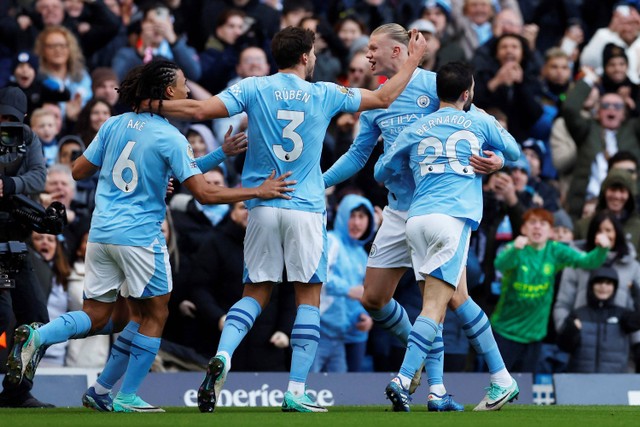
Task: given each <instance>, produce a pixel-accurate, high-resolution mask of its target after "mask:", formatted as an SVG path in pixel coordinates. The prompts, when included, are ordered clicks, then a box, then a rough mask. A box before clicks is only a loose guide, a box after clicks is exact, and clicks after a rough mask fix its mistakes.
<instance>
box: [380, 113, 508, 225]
mask: <svg viewBox="0 0 640 427" xmlns="http://www.w3.org/2000/svg"><path fill="white" fill-rule="evenodd" d="M482 150H493V151H500V152H502V154H504V156H505V157H506V158H507V159H509V160H515V159H517V158H519V157H520V148H519V147H518V144H517V143H516V141H515V139H513V136H511V134H509V132H507V131H506V130H505V129H504V128H503V127H502V126H500V124H499V123H498V121H497V120H496V119H495V118H494V117H493V116H490V115H488V114H486V113H483V112H480V111H477V110H472V111H469V112H468V113H465V112H464V111H460V110H457V109H455V108H451V107H447V108H441V109H440V110H438V111H436V112H434V113H432V114H430V115H428V116H426V117H423V118H422V119H420V120H418V121H416V122H415V123H413V124H412V125H410V126H408V127H407V128H406V129H405V130H404V131H403V132H402V133H401V134H400V135H399V136H398V138H397V139H396V141H395V143H394V144H392V145H391V146H390V147H388V150H387V151H386V152H385V153H384V154H383V156H382V157H384V158H383V159H381V160H382V161H380V162H378V164H376V169H375V176H376V179H378V180H382V179H386V178H387V177H388V176H391V175H393V174H394V173H395V172H396V171H397V170H399V168H400V167H403V166H404V165H405V164H406V162H407V161H409V164H410V166H411V171H412V173H413V179H414V181H415V184H416V189H415V193H414V195H413V199H412V201H411V206H410V207H409V217H412V216H417V215H426V214H431V213H442V214H447V215H450V216H453V217H456V218H461V219H467V220H470V221H471V225H472V227H473V229H474V230H475V229H477V228H478V225H479V224H480V220H481V219H482V179H481V177H480V176H479V175H476V173H475V172H474V170H473V167H471V166H470V165H469V160H470V157H471V155H473V154H476V155H480V153H481V151H482Z"/></svg>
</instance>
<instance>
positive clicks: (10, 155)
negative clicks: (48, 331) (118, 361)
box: [0, 87, 53, 408]
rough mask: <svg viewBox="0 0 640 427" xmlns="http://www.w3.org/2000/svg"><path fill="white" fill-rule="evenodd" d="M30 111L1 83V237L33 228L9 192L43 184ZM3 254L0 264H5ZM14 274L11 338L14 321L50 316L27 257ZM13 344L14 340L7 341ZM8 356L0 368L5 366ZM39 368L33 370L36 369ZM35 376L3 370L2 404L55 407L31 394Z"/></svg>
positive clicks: (3, 320) (1, 320) (4, 300)
mask: <svg viewBox="0 0 640 427" xmlns="http://www.w3.org/2000/svg"><path fill="white" fill-rule="evenodd" d="M26 112H27V98H26V95H25V94H24V92H22V90H20V89H19V88H17V87H6V88H3V89H0V137H1V138H2V139H1V140H0V243H7V242H9V241H20V242H24V241H25V240H26V239H27V238H28V236H29V235H30V234H31V232H30V230H29V228H28V227H27V226H24V225H23V224H21V223H20V222H19V221H17V220H16V218H14V215H12V213H11V209H12V200H11V196H12V195H16V194H24V195H36V194H38V193H40V192H42V191H43V190H44V184H45V178H46V173H47V172H46V168H45V162H44V157H43V154H42V146H41V144H40V140H39V139H38V137H37V136H36V135H35V133H33V132H31V130H30V129H29V128H28V127H26V126H23V127H22V128H21V129H19V128H20V127H21V126H20V125H21V124H22V123H23V121H24V118H25V115H26ZM6 256H10V254H4V253H3V254H0V268H4V265H3V263H4V259H3V257H6ZM17 270H18V271H17V273H15V274H13V275H10V276H9V279H13V280H14V283H15V287H12V288H8V286H10V285H9V283H7V282H9V281H7V280H5V281H2V282H1V283H0V286H2V287H1V288H0V334H2V333H3V332H6V337H7V341H13V333H12V332H13V329H10V328H11V324H12V321H14V320H15V322H16V323H17V324H18V325H20V324H24V323H32V322H43V323H45V322H48V321H49V315H48V312H47V301H46V299H45V297H44V293H43V290H42V288H41V286H40V284H39V283H38V280H37V278H36V276H35V274H34V271H33V267H32V265H31V262H30V261H29V258H28V257H25V258H24V260H23V261H22V265H21V266H20V267H19V268H17ZM7 344H8V347H7V348H11V346H12V342H7ZM4 367H5V366H4V360H3V361H2V363H1V366H0V369H4ZM34 371H35V370H34ZM32 380H33V378H28V376H27V375H25V380H24V381H22V382H21V383H20V384H19V385H15V384H13V383H11V382H9V381H7V377H6V376H5V378H4V381H3V383H2V386H3V390H2V392H1V393H0V407H23V408H34V407H52V406H53V405H50V404H47V403H43V402H40V401H39V400H38V399H36V398H35V397H33V396H32V395H31V392H30V390H31V388H32V387H33V381H32Z"/></svg>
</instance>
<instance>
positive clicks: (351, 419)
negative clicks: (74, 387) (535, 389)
mask: <svg viewBox="0 0 640 427" xmlns="http://www.w3.org/2000/svg"><path fill="white" fill-rule="evenodd" d="M165 409H166V411H167V412H166V413H163V414H115V413H109V414H106V413H98V412H93V411H90V410H88V409H85V408H72V409H63V408H56V409H0V426H3V427H4V426H6V427H23V426H24V427H36V426H52V427H75V426H82V427H102V426H109V427H128V426H135V427H161V426H170V427H183V426H184V427H187V426H188V427H197V426H220V427H231V426H242V427H270V426H273V427H276V426H277V427H281V426H301V427H325V426H326V427H337V426H353V427H359V426H363V427H372V426H385V427H386V426H388V427H403V426H411V427H423V426H424V427H449V426H451V427H481V426H491V427H503V426H504V427H542V426H554V427H555V426H557V427H566V426H580V427H583V426H597V427H616V426H638V425H640V424H639V423H640V421H639V420H640V408H638V407H633V406H535V405H507V406H506V407H505V408H503V409H502V410H501V411H498V412H472V409H473V406H467V407H465V412H462V413H429V412H427V411H426V407H425V405H420V404H416V405H414V406H413V407H412V412H410V413H394V412H391V411H390V410H389V408H388V407H383V406H336V407H331V408H329V412H328V413H323V414H295V413H282V412H281V411H280V410H279V409H278V408H218V409H216V412H215V413H213V414H201V413H199V412H198V410H197V409H196V408H177V407H175V408H165Z"/></svg>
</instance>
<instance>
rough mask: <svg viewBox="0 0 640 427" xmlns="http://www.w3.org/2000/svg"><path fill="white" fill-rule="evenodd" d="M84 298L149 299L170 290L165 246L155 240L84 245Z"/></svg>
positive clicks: (170, 279)
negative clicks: (128, 243) (145, 245)
mask: <svg viewBox="0 0 640 427" xmlns="http://www.w3.org/2000/svg"><path fill="white" fill-rule="evenodd" d="M85 265H86V267H85V278H84V297H85V299H94V300H97V301H101V302H114V301H115V300H116V298H117V297H118V291H119V292H120V293H121V294H122V296H123V297H133V298H140V299H144V298H151V297H156V296H160V295H166V294H168V293H169V292H171V290H172V289H173V279H172V277H171V265H170V264H169V253H168V251H167V247H166V245H161V244H160V243H159V242H158V240H157V239H156V240H154V242H153V243H152V244H151V245H149V246H147V247H142V246H123V245H111V244H107V243H94V242H89V243H87V253H86V256H85Z"/></svg>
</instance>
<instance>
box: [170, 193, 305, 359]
mask: <svg viewBox="0 0 640 427" xmlns="http://www.w3.org/2000/svg"><path fill="white" fill-rule="evenodd" d="M247 218H248V211H247V208H246V207H245V206H244V203H235V204H233V206H232V207H231V209H230V211H229V214H228V216H227V218H225V219H224V220H223V221H222V222H221V223H220V224H219V225H218V226H217V227H216V228H215V230H214V232H213V233H212V234H211V235H210V236H209V237H208V238H207V239H206V240H204V241H203V242H202V244H201V245H200V247H199V250H198V251H197V252H195V253H194V256H193V258H192V260H191V274H190V275H189V278H188V280H187V283H186V285H188V286H189V289H188V290H187V291H186V295H188V296H187V299H186V300H183V301H181V302H179V303H178V305H179V308H180V312H181V313H182V314H183V315H184V316H185V317H191V318H192V319H194V320H195V321H194V322H193V323H194V324H195V325H197V326H196V327H195V329H193V330H194V332H196V333H195V334H194V335H193V337H192V338H193V339H192V340H191V342H183V343H182V344H185V345H191V346H192V347H193V348H194V349H195V350H196V351H197V352H199V353H200V354H202V355H206V356H210V355H211V354H214V353H215V352H216V348H217V347H218V341H219V339H220V334H221V332H222V327H223V326H224V321H225V318H226V315H227V311H228V310H229V309H230V308H231V306H232V305H233V304H234V303H235V302H236V301H238V300H239V299H240V298H241V297H242V292H243V289H244V286H243V283H242V273H243V269H244V262H243V260H244V257H243V246H244V243H243V242H244V236H245V231H246V227H247ZM295 314H296V308H295V300H294V297H293V286H292V285H291V284H288V283H286V282H283V283H280V284H278V286H275V287H274V289H273V294H272V295H271V301H270V302H269V304H268V305H267V306H266V307H265V308H264V310H263V311H262V314H261V315H260V317H259V318H258V319H256V323H255V325H254V326H253V328H252V329H251V331H250V332H249V334H248V335H247V337H246V338H245V339H244V340H243V341H242V343H241V344H240V346H239V347H238V349H237V350H236V351H235V352H234V354H233V369H234V370H236V371H286V370H288V368H289V366H288V353H287V351H288V350H287V349H288V347H289V335H290V334H291V329H292V327H293V321H294V318H295ZM257 355H259V356H257Z"/></svg>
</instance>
